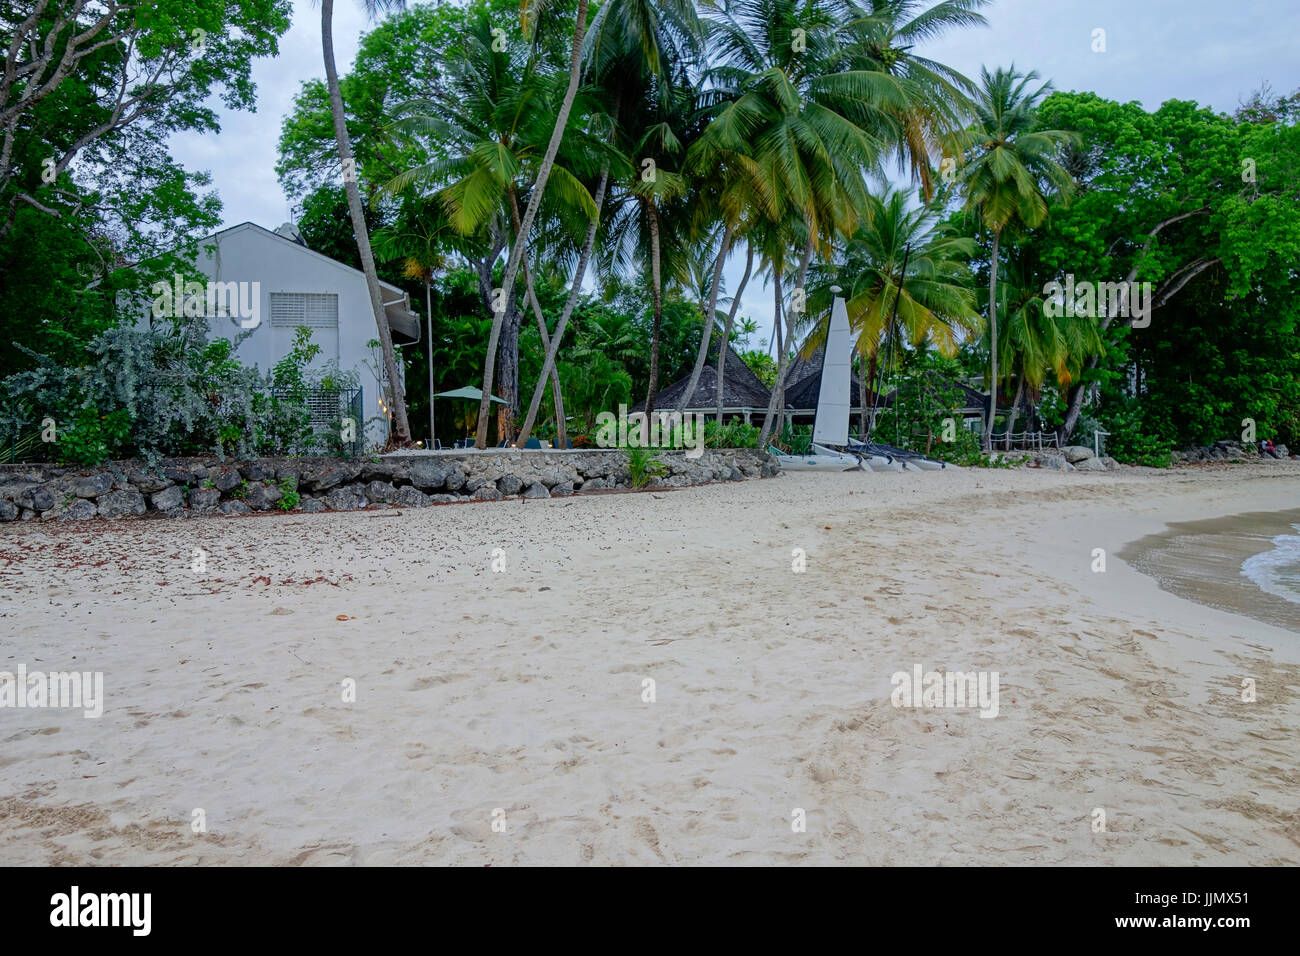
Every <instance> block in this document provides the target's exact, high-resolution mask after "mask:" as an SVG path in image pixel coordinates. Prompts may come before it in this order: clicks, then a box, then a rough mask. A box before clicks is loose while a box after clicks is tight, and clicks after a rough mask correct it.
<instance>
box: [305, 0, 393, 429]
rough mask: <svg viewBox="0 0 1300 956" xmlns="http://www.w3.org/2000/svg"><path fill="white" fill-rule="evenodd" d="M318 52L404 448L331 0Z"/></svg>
mask: <svg viewBox="0 0 1300 956" xmlns="http://www.w3.org/2000/svg"><path fill="white" fill-rule="evenodd" d="M364 6H365V11H366V15H367V16H368V17H371V18H373V17H374V16H375V15H376V14H377V13H379V12H380V11H381V10H389V9H396V8H400V7H403V6H405V0H364ZM320 19H321V49H322V51H323V53H324V56H325V83H326V86H327V87H328V88H329V99H330V114H331V116H332V117H333V120H334V138H335V140H336V142H337V143H338V150H339V162H340V163H341V165H342V167H343V189H344V191H345V192H346V193H347V197H348V214H349V216H350V217H351V219H352V232H353V234H355V235H356V237H357V252H358V253H359V254H360V256H361V271H362V272H364V273H365V276H366V288H367V290H368V291H369V293H370V308H371V310H372V311H373V312H374V315H375V326H376V328H377V329H378V331H379V345H380V348H381V349H382V350H383V359H384V374H385V375H386V376H387V377H388V388H389V391H390V398H391V400H392V402H391V405H390V406H389V407H390V408H391V409H392V412H393V427H394V430H395V431H396V435H395V436H393V438H391V439H390V444H391V443H394V442H395V443H396V444H397V445H399V446H400V445H407V444H409V443H410V441H411V426H410V423H409V422H408V421H407V416H406V392H405V389H404V388H403V386H402V378H401V375H400V373H399V372H398V368H397V353H396V352H395V350H394V349H393V333H392V330H391V329H390V328H389V327H388V316H387V314H386V313H385V312H384V299H383V293H382V292H381V291H380V288H379V274H378V273H377V272H376V271H375V256H374V253H373V251H372V250H371V248H370V233H369V232H368V231H367V229H366V218H365V207H364V206H363V204H362V202H361V190H360V189H359V188H358V187H357V176H356V159H355V158H354V157H353V155H352V140H351V139H350V137H349V136H348V127H347V120H346V118H345V114H344V112H343V94H342V92H341V91H340V89H339V73H338V68H337V66H336V65H335V63H334V0H321V13H320Z"/></svg>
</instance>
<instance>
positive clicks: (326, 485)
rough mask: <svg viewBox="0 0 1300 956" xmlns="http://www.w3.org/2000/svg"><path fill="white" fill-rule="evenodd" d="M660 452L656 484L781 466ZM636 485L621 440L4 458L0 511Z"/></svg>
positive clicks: (753, 473)
mask: <svg viewBox="0 0 1300 956" xmlns="http://www.w3.org/2000/svg"><path fill="white" fill-rule="evenodd" d="M655 458H656V460H658V461H661V462H663V463H664V464H665V465H666V466H667V467H668V473H667V474H666V475H664V476H662V477H658V478H655V479H653V480H652V483H651V484H652V486H654V487H668V488H679V487H683V486H686V485H700V484H705V483H708V482H715V481H743V480H746V479H750V478H770V477H773V476H774V475H776V474H778V473H779V467H778V466H777V464H776V460H775V459H774V458H772V456H770V455H767V454H764V453H761V452H759V451H757V450H755V449H707V450H706V451H705V452H704V453H703V454H702V455H701V456H700V457H699V458H695V459H690V458H687V457H686V456H685V454H684V453H683V452H658V453H656V455H655ZM628 487H630V486H629V477H628V471H627V456H626V455H625V454H624V453H622V452H620V451H553V452H547V451H528V452H522V451H520V452H503V453H494V454H464V455H446V454H439V455H430V454H424V455H403V456H398V457H391V458H382V459H338V458H328V459H324V458H298V459H269V458H259V459H253V460H250V461H224V462H223V461H218V460H216V459H200V458H187V459H183V460H174V461H164V462H160V463H159V464H158V465H157V466H154V467H150V466H148V465H146V464H145V463H143V462H139V461H123V462H110V463H108V464H106V465H103V466H100V467H97V468H94V469H84V468H82V469H79V468H69V467H55V466H49V465H30V464H28V465H0V521H15V520H22V521H30V520H34V519H38V518H39V519H45V520H51V519H57V520H62V521H75V520H84V519H87V518H94V517H101V518H122V517H129V516H137V515H146V514H157V515H163V516H166V517H176V518H179V517H186V516H190V515H210V514H227V515H230V514H247V513H249V512H250V511H273V510H282V511H303V512H316V511H355V510H356V509H358V508H388V507H401V508H423V507H425V506H427V505H432V504H448V503H451V502H460V501H497V500H500V499H502V498H510V497H522V498H551V497H556V496H560V497H562V496H565V495H572V494H580V493H584V492H592V491H597V490H600V489H619V488H628ZM294 495H297V496H298V498H297V500H296V501H295V500H294V498H293V496H294ZM291 505H292V506H291Z"/></svg>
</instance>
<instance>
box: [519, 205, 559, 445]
mask: <svg viewBox="0 0 1300 956" xmlns="http://www.w3.org/2000/svg"><path fill="white" fill-rule="evenodd" d="M507 192H508V194H509V196H510V221H511V223H512V224H513V225H514V227H515V233H516V235H517V234H518V231H519V225H520V218H519V197H518V196H517V195H516V193H515V190H514V188H513V187H511V188H510V189H509V190H507ZM520 262H521V268H522V269H523V272H524V287H525V289H526V291H527V294H528V301H529V304H530V305H531V306H532V309H533V315H534V316H536V317H537V330H538V331H539V332H540V333H541V337H542V348H543V349H544V350H545V351H547V352H549V351H550V349H551V336H550V332H549V330H548V329H547V328H546V316H545V315H543V314H542V304H541V303H540V302H538V301H537V291H536V289H535V288H534V287H533V272H532V268H531V267H530V266H529V265H528V252H527V250H525V252H524V257H523V259H522V260H520ZM515 344H516V354H517V350H518V342H516V343H515ZM515 371H516V373H517V372H518V367H517V366H516V369H515ZM514 391H515V403H514V404H515V408H516V410H518V399H519V398H520V397H521V396H520V395H519V387H518V378H517V374H516V381H515V389H514ZM551 393H552V397H553V398H554V400H555V414H556V418H557V421H556V425H555V434H556V438H557V439H559V440H560V442H561V447H563V445H564V444H567V441H566V440H567V438H568V434H567V433H566V431H565V428H564V396H563V394H562V392H561V389H560V375H559V373H558V372H557V371H556V370H555V366H554V365H552V366H551ZM525 440H526V438H525ZM516 444H522V442H520V441H519V440H518V439H516Z"/></svg>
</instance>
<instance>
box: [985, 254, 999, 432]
mask: <svg viewBox="0 0 1300 956" xmlns="http://www.w3.org/2000/svg"><path fill="white" fill-rule="evenodd" d="M1001 235H1002V231H1001V230H1000V229H994V230H993V256H992V258H991V259H990V260H989V376H990V378H989V420H988V422H987V423H986V424H985V426H984V450H985V451H992V450H993V419H995V418H997V417H998V240H999V239H1000V238H1001Z"/></svg>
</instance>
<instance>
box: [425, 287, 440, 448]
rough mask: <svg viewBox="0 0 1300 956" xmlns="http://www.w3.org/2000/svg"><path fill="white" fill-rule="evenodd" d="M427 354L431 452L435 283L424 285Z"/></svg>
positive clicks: (431, 445) (433, 438)
mask: <svg viewBox="0 0 1300 956" xmlns="http://www.w3.org/2000/svg"><path fill="white" fill-rule="evenodd" d="M424 324H425V333H424V334H425V338H426V343H425V349H424V351H425V354H427V355H428V356H429V450H430V451H432V450H433V448H434V446H435V445H436V444H437V439H438V432H437V426H436V425H434V422H433V282H432V281H431V280H430V279H426V280H425V283H424Z"/></svg>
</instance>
